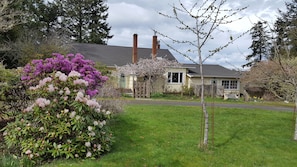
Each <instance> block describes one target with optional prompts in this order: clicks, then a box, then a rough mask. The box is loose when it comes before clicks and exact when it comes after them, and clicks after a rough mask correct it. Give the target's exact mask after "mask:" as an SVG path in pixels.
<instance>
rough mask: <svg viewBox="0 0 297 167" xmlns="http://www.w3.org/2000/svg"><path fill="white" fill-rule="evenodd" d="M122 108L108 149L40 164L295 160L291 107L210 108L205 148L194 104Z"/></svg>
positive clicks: (218, 163) (264, 163)
mask: <svg viewBox="0 0 297 167" xmlns="http://www.w3.org/2000/svg"><path fill="white" fill-rule="evenodd" d="M125 111H126V112H124V113H122V114H120V115H118V116H116V117H115V119H114V121H113V122H112V125H111V126H112V128H113V131H114V135H115V137H116V142H115V144H114V146H113V149H112V151H111V152H110V153H108V154H106V155H104V156H103V157H102V158H101V159H97V160H84V161H79V160H66V161H65V160H56V161H54V162H53V163H50V164H46V165H44V166H45V167H53V166H55V167H56V166H57V167H64V166H65V167H66V166H74V167H79V166H88V167H89V166H91V167H92V166H94V167H95V166H102V167H105V166H108V167H118V166H119V167H122V166H129V167H133V166H136V167H138V166H190V167H191V166H199V167H204V166H205V167H211V166H213V167H217V166H218V167H221V166H228V167H232V166H234V167H237V166H270V167H274V166H275V167H282V166H283V167H288V166H295V165H296V164H297V151H296V150H297V142H295V141H293V140H292V137H293V136H292V135H293V122H292V121H293V117H292V113H287V112H275V111H274V112H272V111H265V110H258V109H257V110H256V109H253V110H248V109H228V108H215V110H214V111H215V124H214V125H215V131H214V132H215V133H214V134H215V135H214V140H212V139H211V138H212V135H210V145H211V147H210V148H209V149H208V150H207V151H205V150H200V149H199V148H198V143H199V140H200V138H201V135H200V122H201V112H200V107H182V106H150V105H130V106H127V107H126V109H125ZM209 111H210V112H211V110H209ZM210 134H212V133H210ZM212 141H214V145H212Z"/></svg>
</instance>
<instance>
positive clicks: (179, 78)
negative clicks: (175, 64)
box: [167, 72, 183, 84]
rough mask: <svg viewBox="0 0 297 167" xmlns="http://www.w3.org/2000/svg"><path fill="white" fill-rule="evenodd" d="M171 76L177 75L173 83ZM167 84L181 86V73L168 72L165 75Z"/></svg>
mask: <svg viewBox="0 0 297 167" xmlns="http://www.w3.org/2000/svg"><path fill="white" fill-rule="evenodd" d="M173 75H177V78H176V79H177V81H173V79H174V78H173ZM167 78H168V80H167V83H171V84H181V83H183V72H168V74H167Z"/></svg>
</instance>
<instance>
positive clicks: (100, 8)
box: [56, 0, 112, 44]
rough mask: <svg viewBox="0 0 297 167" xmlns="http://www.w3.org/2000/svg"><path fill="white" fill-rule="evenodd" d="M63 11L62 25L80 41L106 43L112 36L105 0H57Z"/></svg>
mask: <svg viewBox="0 0 297 167" xmlns="http://www.w3.org/2000/svg"><path fill="white" fill-rule="evenodd" d="M56 2H57V3H58V4H59V5H60V8H61V9H62V11H63V21H62V27H64V28H65V29H66V31H67V32H69V34H70V35H71V37H72V38H73V39H75V41H77V42H80V43H98V44H106V43H107V40H108V39H110V38H112V35H109V31H110V29H111V27H110V26H109V25H108V23H107V22H106V19H107V17H108V13H107V10H108V7H107V5H106V4H105V0H56Z"/></svg>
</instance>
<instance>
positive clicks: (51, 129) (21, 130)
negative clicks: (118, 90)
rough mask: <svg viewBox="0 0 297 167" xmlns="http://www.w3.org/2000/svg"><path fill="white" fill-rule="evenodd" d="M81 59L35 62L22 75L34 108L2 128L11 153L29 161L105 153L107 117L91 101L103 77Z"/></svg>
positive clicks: (109, 140)
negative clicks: (12, 151) (14, 151)
mask: <svg viewBox="0 0 297 167" xmlns="http://www.w3.org/2000/svg"><path fill="white" fill-rule="evenodd" d="M93 65H94V63H93V62H92V61H89V60H85V59H84V57H83V56H82V55H80V54H76V55H67V56H63V55H60V54H54V57H53V58H49V59H45V60H34V61H32V62H31V63H30V64H28V65H26V66H25V67H24V70H23V75H22V78H21V79H22V81H23V82H24V83H26V85H27V86H28V94H29V95H30V97H31V100H32V103H31V104H30V105H29V106H27V107H26V108H25V109H24V110H23V111H22V113H20V114H18V115H17V116H16V118H15V122H12V123H9V124H8V125H7V126H6V127H5V128H4V133H3V134H4V137H5V142H6V144H7V145H8V147H9V148H11V149H13V150H19V152H18V153H19V155H20V156H23V157H27V158H29V159H32V160H46V159H52V158H56V157H64V158H75V157H80V158H89V157H98V156H100V155H101V154H102V153H104V152H106V151H109V150H110V147H111V144H112V133H111V131H110V129H109V127H108V126H107V125H108V122H109V119H110V117H111V112H110V111H106V110H104V109H102V108H101V105H100V104H99V103H98V102H97V100H96V99H95V98H94V96H95V95H97V93H98V91H99V88H100V87H101V86H102V84H103V83H104V82H105V81H106V80H107V77H105V76H102V75H101V73H100V72H99V71H98V70H96V69H95V68H94V67H93Z"/></svg>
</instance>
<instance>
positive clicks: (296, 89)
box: [294, 87, 297, 140]
mask: <svg viewBox="0 0 297 167" xmlns="http://www.w3.org/2000/svg"><path fill="white" fill-rule="evenodd" d="M296 110H297V87H296V88H295V109H294V112H295V111H296ZM295 116H296V117H295V130H294V140H297V114H296V115H295Z"/></svg>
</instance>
